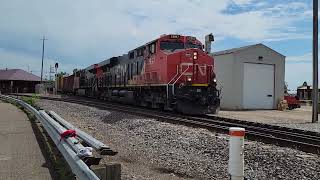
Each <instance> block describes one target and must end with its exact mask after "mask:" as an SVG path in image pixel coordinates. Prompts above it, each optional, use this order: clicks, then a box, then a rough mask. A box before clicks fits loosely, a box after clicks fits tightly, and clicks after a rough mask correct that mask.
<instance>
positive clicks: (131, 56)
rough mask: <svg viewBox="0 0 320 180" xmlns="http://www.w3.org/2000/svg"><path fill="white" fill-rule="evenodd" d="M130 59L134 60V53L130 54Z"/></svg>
mask: <svg viewBox="0 0 320 180" xmlns="http://www.w3.org/2000/svg"><path fill="white" fill-rule="evenodd" d="M129 59H134V51H132V52H130V53H129Z"/></svg>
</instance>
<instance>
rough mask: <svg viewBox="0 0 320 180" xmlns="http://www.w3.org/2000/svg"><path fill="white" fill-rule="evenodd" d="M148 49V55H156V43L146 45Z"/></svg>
mask: <svg viewBox="0 0 320 180" xmlns="http://www.w3.org/2000/svg"><path fill="white" fill-rule="evenodd" d="M148 48H149V53H150V54H154V53H156V43H155V42H154V43H152V44H149V45H148Z"/></svg>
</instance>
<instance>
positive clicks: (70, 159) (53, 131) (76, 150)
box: [0, 94, 110, 180]
mask: <svg viewBox="0 0 320 180" xmlns="http://www.w3.org/2000/svg"><path fill="white" fill-rule="evenodd" d="M0 99H3V100H6V101H9V102H12V103H16V104H19V105H21V106H22V107H24V108H25V109H26V110H27V111H29V112H30V113H32V114H34V115H35V116H36V118H37V119H38V120H39V121H40V123H41V124H42V125H43V127H44V128H45V130H46V132H47V133H48V135H49V136H50V138H51V139H52V141H53V142H54V143H55V145H56V146H57V148H58V149H59V151H60V153H61V154H62V155H63V157H64V159H65V160H66V162H67V163H68V164H69V166H70V168H71V170H72V172H73V173H74V174H75V175H76V177H77V179H80V180H98V179H99V178H98V177H97V175H96V174H95V173H94V172H93V171H92V170H91V169H90V168H89V167H88V165H87V164H86V163H85V162H84V161H83V158H84V157H81V156H79V154H81V153H80V151H81V150H83V149H84V148H85V147H84V146H83V145H82V144H81V143H80V142H79V141H78V140H77V139H76V138H74V137H68V138H63V139H62V138H61V133H62V132H64V131H65V130H66V129H69V128H68V127H67V128H64V127H63V126H61V125H60V124H59V123H58V122H56V121H55V120H54V119H52V118H51V117H50V116H49V115H48V114H47V113H46V112H45V111H43V110H40V111H37V110H36V109H35V108H33V107H32V106H31V105H29V104H27V103H25V102H24V101H22V100H19V99H15V98H12V97H9V96H5V95H1V94H0ZM50 114H55V115H57V114H56V113H54V112H52V113H50ZM57 117H58V116H57ZM60 118H61V117H60ZM60 120H63V119H62V118H61V119H60ZM64 121H65V120H64ZM65 122H66V121H65ZM65 124H67V123H65ZM68 125H69V127H73V126H72V125H71V124H70V123H69V124H68ZM73 128H74V127H73ZM77 130H78V132H77V131H76V132H77V133H79V132H80V134H81V135H80V134H79V136H81V137H85V138H87V139H88V140H89V142H90V141H92V142H93V143H91V144H89V143H88V144H89V145H92V146H93V148H97V147H98V149H99V148H100V149H101V148H102V149H105V148H107V149H108V147H107V146H106V145H104V144H103V143H101V142H100V141H98V140H96V139H94V138H93V137H91V136H90V135H88V134H86V133H84V132H83V131H80V130H79V129H77ZM97 142H98V143H97ZM109 149H110V148H109ZM85 158H91V157H85ZM100 159H101V158H100Z"/></svg>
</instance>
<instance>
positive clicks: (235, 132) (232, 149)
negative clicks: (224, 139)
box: [228, 127, 245, 180]
mask: <svg viewBox="0 0 320 180" xmlns="http://www.w3.org/2000/svg"><path fill="white" fill-rule="evenodd" d="M244 135H245V129H244V128H238V127H232V128H230V129H229V136H230V137H229V163H228V173H229V175H230V179H231V180H243V179H244V154H243V150H244Z"/></svg>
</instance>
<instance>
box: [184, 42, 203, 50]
mask: <svg viewBox="0 0 320 180" xmlns="http://www.w3.org/2000/svg"><path fill="white" fill-rule="evenodd" d="M186 48H197V49H202V45H200V44H193V43H186Z"/></svg>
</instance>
